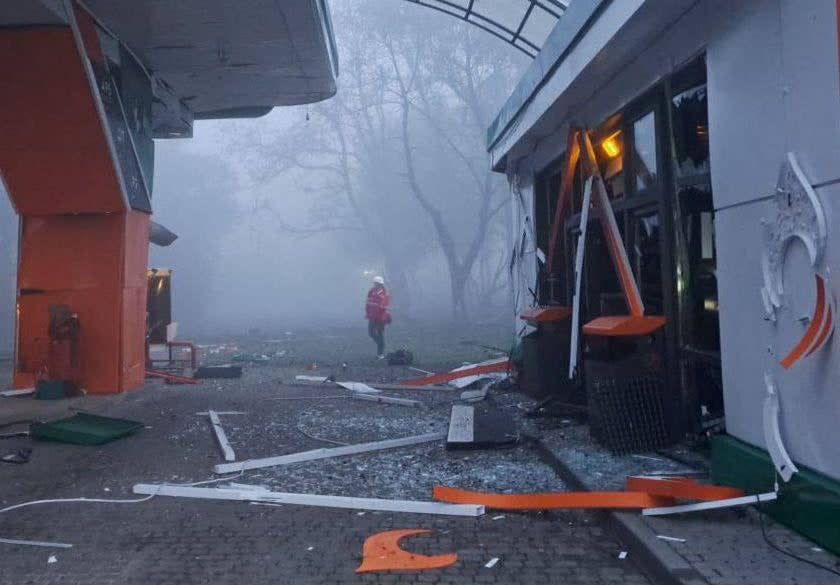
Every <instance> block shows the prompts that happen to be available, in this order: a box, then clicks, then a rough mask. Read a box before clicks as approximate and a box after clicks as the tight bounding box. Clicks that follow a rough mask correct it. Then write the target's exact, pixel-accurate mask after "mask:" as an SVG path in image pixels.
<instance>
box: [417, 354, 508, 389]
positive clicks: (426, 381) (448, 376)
mask: <svg viewBox="0 0 840 585" xmlns="http://www.w3.org/2000/svg"><path fill="white" fill-rule="evenodd" d="M508 369H510V361H509V360H504V361H500V362H496V363H494V364H487V365H485V366H476V367H474V368H465V369H463V370H456V371H454V372H446V373H444V374H434V375H432V376H425V377H423V378H415V379H413V380H406V381H404V382H402V385H403V386H431V385H437V384H446V383H447V382H451V381H452V380H457V379H458V378H466V377H467V376H479V375H481V374H492V373H495V372H507V371H508Z"/></svg>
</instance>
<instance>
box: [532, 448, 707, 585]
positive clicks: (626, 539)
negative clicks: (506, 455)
mask: <svg viewBox="0 0 840 585" xmlns="http://www.w3.org/2000/svg"><path fill="white" fill-rule="evenodd" d="M533 443H534V447H535V449H536V450H537V453H538V454H539V455H540V458H541V459H542V460H543V461H545V463H546V464H548V465H549V466H551V468H552V469H554V471H555V472H556V473H557V475H559V476H560V478H561V479H562V480H563V482H564V483H565V484H566V485H567V486H569V487H570V488H571V489H573V490H577V491H582V492H588V491H591V489H590V488H589V486H587V485H586V483H585V482H584V480H583V478H582V477H581V476H580V475H578V474H577V473H576V472H575V471H573V470H572V469H571V468H570V467H569V466H568V465H566V463H565V462H564V461H563V460H562V459H560V458H559V457H558V456H557V455H555V453H554V452H553V451H552V450H551V449H549V448H548V447H547V446H546V445H545V444H544V443H543V442H542V441H540V440H539V439H537V438H534V439H533ZM596 514H597V515H598V516H599V517H600V518H601V520H602V521H603V522H604V524H605V525H606V527H607V529H608V530H609V531H610V532H611V533H612V535H613V536H614V537H616V538H617V539H618V540H619V541H620V542H621V543H622V544H623V545H624V546H625V547H626V548H627V551H628V552H629V553H630V558H631V559H632V560H633V562H635V563H636V564H637V565H638V566H639V568H640V569H641V570H642V571H643V572H644V573H645V575H646V576H647V577H648V578H649V579H650V580H651V581H653V582H654V583H657V584H658V585H709V582H708V581H707V580H706V579H704V578H703V576H702V575H701V574H700V573H698V572H697V570H696V569H694V568H693V567H692V566H691V565H690V564H689V563H688V562H687V561H686V560H685V559H683V558H682V557H681V556H680V555H679V554H677V553H676V552H675V551H674V550H673V549H672V548H671V547H670V546H668V545H667V544H666V543H665V542H662V541H661V540H659V539H658V538H656V534H654V532H653V531H652V530H651V529H650V528H649V527H648V526H647V525H646V524H645V523H644V521H643V520H642V517H641V516H640V515H639V514H636V513H632V512H620V511H613V510H601V511H597V512H596Z"/></svg>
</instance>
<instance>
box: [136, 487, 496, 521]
mask: <svg viewBox="0 0 840 585" xmlns="http://www.w3.org/2000/svg"><path fill="white" fill-rule="evenodd" d="M134 493H135V494H145V495H152V494H154V495H156V496H173V497H181V498H199V499H205V500H235V501H243V502H269V503H273V504H290V505H298V506H321V507H324V508H344V509H350V510H377V511H381V512H403V513H409V514H437V515H442V516H472V517H476V516H481V515H482V514H484V506H480V505H474V504H443V503H440V502H418V501H410V500H383V499H377V498H350V497H344V496H323V495H317V494H293V493H284V492H272V491H269V490H267V489H221V488H204V487H189V486H179V485H165V484H159V485H155V484H142V483H139V484H137V485H135V486H134Z"/></svg>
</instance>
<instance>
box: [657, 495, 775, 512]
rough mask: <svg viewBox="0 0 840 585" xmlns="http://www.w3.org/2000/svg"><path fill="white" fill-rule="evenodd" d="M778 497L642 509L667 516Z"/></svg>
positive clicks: (736, 499)
mask: <svg viewBox="0 0 840 585" xmlns="http://www.w3.org/2000/svg"><path fill="white" fill-rule="evenodd" d="M776 498H777V496H776V493H775V492H768V493H766V494H759V495H757V496H743V497H740V498H729V499H727V500H715V501H713V502H700V503H699V504H685V505H682V506H665V507H663V508H645V509H644V510H642V514H643V515H644V516H667V515H669V514H682V513H684V512H700V511H702V510H717V509H719V508H734V507H736V506H749V505H750V504H756V503H758V502H772V501H773V500H775V499H776Z"/></svg>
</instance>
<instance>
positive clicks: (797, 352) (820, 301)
mask: <svg viewBox="0 0 840 585" xmlns="http://www.w3.org/2000/svg"><path fill="white" fill-rule="evenodd" d="M814 276H815V278H816V282H817V302H816V305H815V306H814V316H813V317H812V318H811V323H810V324H809V325H808V329H807V330H806V331H805V335H804V336H803V337H802V339H801V340H799V343H797V344H796V346H795V347H794V348H793V349H792V350H791V351H790V353H789V354H788V355H787V356H785V358H784V359H782V361H781V362H779V363H781V365H782V367H783V368H784V369H786V370H789V369H790V368H791V367H793V365H794V364H795V363H796V362H798V361H799V360H800V359H802V358H803V357H806V356H809V355H811V354H812V353H814V352H815V351H817V350H818V349H820V348H821V347H822V346H823V345H825V344H826V342H827V341H828V339H829V338H830V337H831V335H832V333H833V332H834V318H833V305H834V303H833V299H832V297H831V291H830V290H827V289H828V287H827V286H826V283H825V280H824V279H823V278H822V277H821V276H820V275H819V274H815V275H814Z"/></svg>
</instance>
